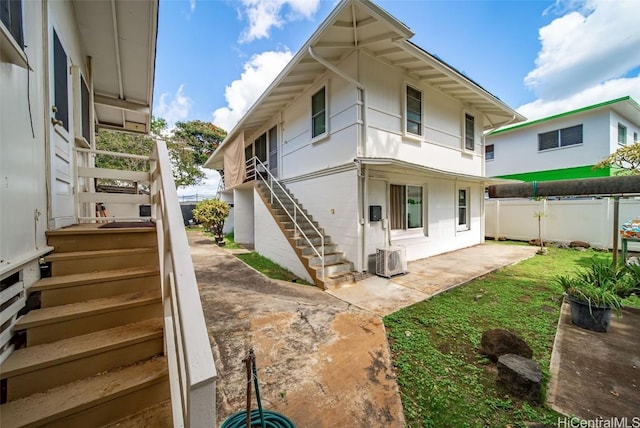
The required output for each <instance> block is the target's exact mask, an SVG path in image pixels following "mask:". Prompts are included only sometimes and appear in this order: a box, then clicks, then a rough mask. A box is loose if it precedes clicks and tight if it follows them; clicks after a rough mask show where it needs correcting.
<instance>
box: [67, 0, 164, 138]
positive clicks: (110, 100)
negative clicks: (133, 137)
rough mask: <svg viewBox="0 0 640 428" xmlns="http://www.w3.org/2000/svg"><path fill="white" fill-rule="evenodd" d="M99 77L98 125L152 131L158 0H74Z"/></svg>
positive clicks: (90, 62) (96, 79)
mask: <svg viewBox="0 0 640 428" xmlns="http://www.w3.org/2000/svg"><path fill="white" fill-rule="evenodd" d="M73 5H74V8H75V13H76V19H77V21H78V27H79V31H80V39H81V41H82V44H83V48H84V52H85V53H86V55H87V56H88V57H90V60H88V67H89V73H90V75H91V80H92V82H93V95H94V96H93V101H94V112H95V119H96V125H97V126H99V127H103V128H110V129H116V130H121V131H128V132H137V133H148V132H150V130H151V111H152V103H153V85H154V74H155V62H156V42H157V34H158V0H144V1H126V0H94V1H85V0H74V1H73Z"/></svg>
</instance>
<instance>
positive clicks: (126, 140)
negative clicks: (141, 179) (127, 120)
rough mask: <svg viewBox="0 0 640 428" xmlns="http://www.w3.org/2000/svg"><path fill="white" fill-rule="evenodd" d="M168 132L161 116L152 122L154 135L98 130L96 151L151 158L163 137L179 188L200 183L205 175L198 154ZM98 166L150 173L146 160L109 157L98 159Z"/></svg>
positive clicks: (104, 156) (165, 122)
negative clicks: (155, 139)
mask: <svg viewBox="0 0 640 428" xmlns="http://www.w3.org/2000/svg"><path fill="white" fill-rule="evenodd" d="M166 130H167V121H166V120H164V119H163V118H161V117H153V118H152V119H151V135H139V134H130V133H125V132H119V131H111V130H107V129H98V132H97V135H96V148H97V149H98V150H106V151H110V152H120V153H130V154H135V155H143V156H149V155H150V154H151V152H152V150H153V144H154V143H153V141H154V138H161V139H163V140H165V141H166V143H167V148H168V150H169V157H170V158H171V168H172V172H173V178H174V180H175V182H176V187H181V186H191V185H196V184H199V183H200V181H201V180H202V179H203V178H204V172H202V170H201V169H200V168H199V167H198V165H199V164H198V163H197V162H196V156H195V153H196V152H195V151H194V150H193V149H191V148H190V147H189V146H186V145H185V144H182V143H179V142H177V141H175V140H174V138H173V137H172V136H171V135H166ZM96 166H97V167H98V168H110V169H124V170H130V171H146V170H147V168H148V167H147V165H146V162H145V161H141V160H138V159H127V158H120V157H114V156H107V155H98V156H96Z"/></svg>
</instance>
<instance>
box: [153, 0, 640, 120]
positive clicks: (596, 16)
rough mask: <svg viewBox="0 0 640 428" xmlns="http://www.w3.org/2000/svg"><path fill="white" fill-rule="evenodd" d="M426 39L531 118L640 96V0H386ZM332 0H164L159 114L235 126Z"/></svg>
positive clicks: (418, 38) (420, 40)
mask: <svg viewBox="0 0 640 428" xmlns="http://www.w3.org/2000/svg"><path fill="white" fill-rule="evenodd" d="M376 3H377V4H378V5H379V6H380V7H382V8H383V9H385V10H386V11H388V12H389V13H390V14H392V15H393V16H395V17H396V18H397V19H398V20H400V21H402V22H403V23H404V24H406V25H407V26H408V27H409V28H410V29H411V30H412V31H413V32H414V33H415V36H414V37H413V38H412V39H411V41H412V42H414V43H415V44H417V45H418V46H420V47H422V48H424V49H426V50H427V51H429V52H431V53H432V54H435V55H437V56H439V57H440V58H442V59H443V60H444V61H446V62H447V63H449V64H450V65H452V66H453V67H455V68H457V69H458V70H460V71H462V72H464V73H465V74H466V75H468V76H469V77H470V78H472V79H473V80H474V81H476V82H477V83H479V84H480V85H481V86H483V87H484V88H485V89H487V90H488V91H490V92H491V93H493V94H494V95H496V96H497V97H499V98H500V99H502V100H503V101H505V102H506V103H507V104H508V105H509V106H511V107H512V108H514V109H517V110H518V111H519V112H520V113H522V114H524V115H525V116H526V117H528V118H530V119H535V118H539V117H544V116H547V115H550V114H555V113H559V112H562V111H566V110H570V109H574V108H579V107H582V106H585V105H590V104H594V103H597V102H601V101H605V100H609V99H613V98H617V97H619V96H625V95H631V96H633V97H634V98H635V99H636V100H640V31H638V16H639V15H640V0H615V1H614V0H556V1H551V0H536V1H526V0H525V1H521V0H500V1H495V0H464V1H462V0H448V1H444V0H378V1H376ZM335 5H336V2H335V1H333V0H331V1H330V0H160V17H159V29H158V46H157V59H156V77H155V95H154V114H155V115H157V116H161V117H164V118H165V119H167V120H168V121H169V123H170V124H171V123H174V122H175V121H178V120H192V119H200V120H205V121H212V122H214V123H215V124H216V125H218V126H221V127H222V128H223V129H226V130H230V129H231V128H232V127H233V125H234V124H235V123H236V121H237V120H238V119H239V118H240V117H241V115H242V114H243V113H244V112H245V111H246V109H248V108H249V107H250V106H251V104H252V103H253V101H254V100H255V99H256V98H257V97H258V96H259V95H260V93H261V92H262V91H263V90H264V89H265V88H266V87H267V86H268V84H269V83H270V82H271V81H272V79H273V78H274V77H275V76H276V75H277V74H278V72H279V71H280V70H281V69H282V68H283V67H284V66H285V65H286V63H287V62H288V60H289V59H290V58H291V56H292V55H294V54H295V53H296V52H297V51H298V49H299V48H300V47H301V46H302V44H304V42H305V41H306V40H307V39H308V38H309V36H310V35H311V34H312V32H313V31H314V30H315V29H316V28H317V27H318V26H319V25H320V23H321V22H322V21H323V20H324V19H325V18H326V17H327V15H328V14H329V13H330V12H331V10H332V9H333V8H334V7H335Z"/></svg>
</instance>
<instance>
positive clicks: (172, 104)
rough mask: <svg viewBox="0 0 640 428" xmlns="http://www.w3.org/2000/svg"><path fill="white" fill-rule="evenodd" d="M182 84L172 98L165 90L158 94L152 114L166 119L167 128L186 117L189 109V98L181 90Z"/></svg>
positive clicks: (172, 126)
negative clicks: (158, 97)
mask: <svg viewBox="0 0 640 428" xmlns="http://www.w3.org/2000/svg"><path fill="white" fill-rule="evenodd" d="M183 89H184V84H181V85H180V87H178V90H177V91H176V93H175V95H174V96H173V98H169V97H170V94H169V93H167V92H165V93H163V94H161V95H160V100H159V101H158V103H157V104H156V106H155V108H154V115H155V116H158V117H162V118H163V119H165V120H166V121H167V126H168V128H169V129H172V128H174V126H175V123H176V122H178V121H181V120H185V119H187V117H188V116H189V111H190V110H191V99H190V98H189V97H187V96H186V95H184V93H183V92H182V91H183Z"/></svg>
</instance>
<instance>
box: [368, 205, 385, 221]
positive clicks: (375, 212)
mask: <svg viewBox="0 0 640 428" xmlns="http://www.w3.org/2000/svg"><path fill="white" fill-rule="evenodd" d="M380 220H382V206H381V205H369V221H380Z"/></svg>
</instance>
